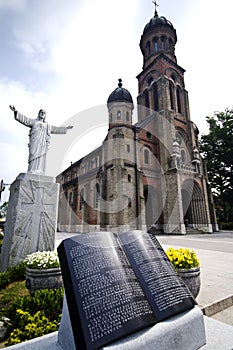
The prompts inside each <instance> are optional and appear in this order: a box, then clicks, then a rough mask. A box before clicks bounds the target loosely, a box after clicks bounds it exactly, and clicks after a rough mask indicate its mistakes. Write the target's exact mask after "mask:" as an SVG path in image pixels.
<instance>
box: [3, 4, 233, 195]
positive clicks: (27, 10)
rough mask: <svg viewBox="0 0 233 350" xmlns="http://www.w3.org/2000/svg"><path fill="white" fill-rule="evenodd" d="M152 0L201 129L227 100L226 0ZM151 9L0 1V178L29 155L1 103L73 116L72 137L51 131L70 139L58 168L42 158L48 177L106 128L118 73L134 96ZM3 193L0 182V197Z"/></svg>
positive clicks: (24, 133) (22, 167)
mask: <svg viewBox="0 0 233 350" xmlns="http://www.w3.org/2000/svg"><path fill="white" fill-rule="evenodd" d="M157 2H158V4H159V7H158V9H157V10H158V14H159V15H160V16H165V17H166V18H167V19H168V20H170V21H171V22H172V24H173V26H174V28H175V29H176V31H177V37H178V41H177V44H176V57H177V61H178V64H179V65H180V66H181V67H183V68H184V69H185V70H186V72H185V87H186V89H187V90H188V92H189V104H190V112H191V120H192V121H193V122H194V123H195V124H196V125H197V126H198V128H199V130H200V134H203V133H204V134H206V133H208V124H207V122H206V116H211V115H213V114H214V112H215V111H224V110H225V109H226V108H232V105H233V98H232V81H233V70H232V61H233V45H232V18H231V17H232V12H233V2H232V0H222V1H221V2H219V1H217V0H158V1H157ZM153 15H154V4H153V3H152V1H151V0H118V1H116V0H98V1H96V0H95V1H94V0H88V1H84V0H68V1H64V0H0V50H1V55H0V121H1V123H0V164H1V166H0V179H3V181H4V183H9V184H10V183H12V182H13V181H14V179H15V178H16V177H17V176H18V174H19V173H21V172H26V170H27V157H28V131H29V129H28V128H27V127H25V126H24V125H21V124H19V123H18V122H17V121H15V120H14V116H13V112H12V111H11V110H10V109H9V105H14V106H15V107H16V108H17V110H18V111H20V112H22V113H23V114H25V115H26V116H28V117H30V118H36V117H37V114H38V111H39V109H40V108H43V109H45V110H46V113H47V116H46V120H47V121H48V122H49V123H50V124H52V125H56V126H59V125H63V124H64V125H70V123H69V122H70V121H71V122H72V121H73V120H74V119H73V117H74V116H76V119H75V120H76V121H77V128H76V129H75V130H76V136H75V137H74V132H73V134H72V137H71V136H69V135H68V134H67V135H58V136H55V135H53V136H52V141H51V149H52V150H53V149H54V147H55V146H56V142H60V143H62V142H63V141H64V140H65V138H66V140H67V138H68V140H69V137H71V139H72V140H71V146H72V147H73V148H72V147H71V146H70V147H69V152H67V153H66V154H65V156H63V158H64V159H62V161H61V166H60V168H59V171H58V170H57V168H56V169H55V167H54V169H53V167H51V166H50V168H49V171H48V174H47V175H51V176H56V175H57V173H58V172H60V171H62V170H64V169H65V168H66V167H67V166H69V165H70V162H75V161H76V160H78V159H79V158H80V157H81V156H83V155H85V154H87V153H88V152H89V151H91V150H92V149H94V148H95V147H97V146H99V145H100V143H101V141H102V140H103V138H104V136H105V134H106V132H107V112H106V111H107V109H106V101H107V98H108V96H109V95H110V93H111V92H112V91H113V90H114V89H115V88H116V87H117V83H118V79H119V78H121V79H122V80H123V86H124V87H125V88H126V89H127V90H129V91H130V93H131V95H132V97H133V100H134V103H135V105H136V96H137V91H138V84H137V79H136V76H137V75H138V74H139V73H140V72H141V70H142V63H143V61H142V54H141V51H140V48H139V41H140V37H141V34H142V32H143V29H144V27H145V25H146V24H147V23H148V22H149V20H150V19H151V18H152V17H153ZM99 106H102V107H103V108H100V109H99ZM86 111H89V112H88V113H86ZM98 114H99V115H98ZM92 115H93V117H92ZM88 118H90V123H89V119H88ZM135 118H136V117H135ZM134 122H136V120H134ZM70 135H71V134H70ZM57 137H59V139H57ZM53 138H54V140H55V141H54V145H52V143H53ZM57 140H59V141H57ZM60 140H61V141H60ZM64 142H65V141H64ZM52 150H50V157H53V153H52ZM58 156H59V155H58ZM56 157H57V155H56ZM53 172H55V173H53ZM8 195H9V191H8V190H5V191H4V196H3V197H2V201H4V200H5V199H6V198H7V197H8Z"/></svg>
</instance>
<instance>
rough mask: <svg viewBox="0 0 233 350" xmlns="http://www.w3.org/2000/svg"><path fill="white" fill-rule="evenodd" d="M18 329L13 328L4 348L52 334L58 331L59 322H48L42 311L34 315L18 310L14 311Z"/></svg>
mask: <svg viewBox="0 0 233 350" xmlns="http://www.w3.org/2000/svg"><path fill="white" fill-rule="evenodd" d="M16 318H17V320H18V322H17V323H18V328H15V329H14V330H13V331H12V332H11V333H10V336H9V337H8V339H7V342H6V343H5V345H6V346H9V345H14V344H18V343H21V342H22V341H26V340H29V339H33V338H36V337H40V336H42V335H45V334H48V333H51V332H54V331H56V330H57V329H58V324H59V322H60V319H59V320H56V321H52V322H51V321H49V319H48V318H47V317H46V316H45V313H44V312H43V311H38V312H37V313H36V314H35V315H33V316H32V315H30V313H29V312H27V311H23V310H20V309H17V310H16Z"/></svg>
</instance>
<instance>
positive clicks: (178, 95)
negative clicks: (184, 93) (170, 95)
mask: <svg viewBox="0 0 233 350" xmlns="http://www.w3.org/2000/svg"><path fill="white" fill-rule="evenodd" d="M176 99H177V109H178V113H182V108H181V93H180V87H179V86H177V88H176Z"/></svg>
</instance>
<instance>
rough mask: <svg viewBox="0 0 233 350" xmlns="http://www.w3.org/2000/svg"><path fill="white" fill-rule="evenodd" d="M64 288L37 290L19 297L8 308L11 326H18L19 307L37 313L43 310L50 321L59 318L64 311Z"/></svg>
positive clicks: (7, 313) (7, 312)
mask: <svg viewBox="0 0 233 350" xmlns="http://www.w3.org/2000/svg"><path fill="white" fill-rule="evenodd" d="M63 296H64V290H63V288H58V289H42V290H37V291H36V292H34V293H33V294H31V295H27V296H23V297H20V298H17V299H16V300H15V301H14V302H13V303H12V304H11V306H10V307H9V308H8V310H5V314H6V316H7V317H8V318H9V319H10V320H11V324H12V325H11V328H12V329H15V328H18V318H17V309H21V310H23V311H26V312H29V313H30V314H31V315H35V314H36V313H37V312H38V311H43V312H44V314H45V316H46V317H47V318H48V319H49V321H54V320H58V319H59V317H60V314H61V312H62V305H63Z"/></svg>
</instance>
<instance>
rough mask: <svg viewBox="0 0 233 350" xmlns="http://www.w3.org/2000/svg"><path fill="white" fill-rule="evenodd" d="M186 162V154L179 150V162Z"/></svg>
mask: <svg viewBox="0 0 233 350" xmlns="http://www.w3.org/2000/svg"><path fill="white" fill-rule="evenodd" d="M185 161H186V154H185V151H184V150H183V149H182V150H181V162H182V163H184V162H185Z"/></svg>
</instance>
